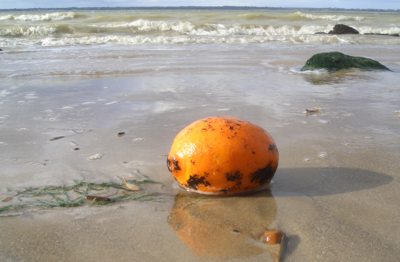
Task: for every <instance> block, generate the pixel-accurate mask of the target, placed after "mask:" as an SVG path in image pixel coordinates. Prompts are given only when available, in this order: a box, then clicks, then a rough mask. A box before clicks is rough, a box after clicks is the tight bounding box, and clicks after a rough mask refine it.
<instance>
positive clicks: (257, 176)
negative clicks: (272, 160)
mask: <svg viewBox="0 0 400 262" xmlns="http://www.w3.org/2000/svg"><path fill="white" fill-rule="evenodd" d="M275 171H276V168H275V167H273V166H271V164H269V165H268V166H266V167H264V168H261V169H258V170H257V171H256V172H254V173H253V174H252V175H251V182H252V183H258V184H260V185H262V184H265V183H268V182H269V181H271V179H272V177H273V176H274V174H275Z"/></svg>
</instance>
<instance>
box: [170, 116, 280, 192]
mask: <svg viewBox="0 0 400 262" xmlns="http://www.w3.org/2000/svg"><path fill="white" fill-rule="evenodd" d="M278 160H279V154H278V149H277V147H276V144H275V142H274V140H273V139H272V137H271V136H270V135H269V134H268V132H267V131H265V130H264V129H262V128H261V127H259V126H257V125H254V124H252V123H250V122H247V121H243V120H239V119H237V118H233V117H208V118H204V119H200V120H197V121H195V122H193V123H192V124H190V125H188V126H186V127H185V128H184V129H182V130H181V131H180V132H179V133H178V134H177V135H176V137H175V139H174V141H173V143H172V146H171V150H170V152H169V154H168V158H167V166H168V170H169V171H170V172H171V173H172V175H173V176H174V178H175V179H176V181H177V182H178V183H179V185H180V186H181V187H183V188H184V189H186V190H188V191H194V192H197V193H202V194H217V195H219V194H237V193H244V192H248V191H255V190H257V189H260V188H261V187H262V186H263V185H266V184H268V183H269V182H270V181H271V179H272V177H273V176H274V174H275V171H276V169H277V167H278Z"/></svg>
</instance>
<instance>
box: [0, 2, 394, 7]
mask: <svg viewBox="0 0 400 262" xmlns="http://www.w3.org/2000/svg"><path fill="white" fill-rule="evenodd" d="M224 5H228V6H259V7H306V8H327V7H330V8H358V9H400V0H381V1H377V0H317V1H316V0H284V1H282V0H264V1H262V0H246V1H244V0H242V1H240V0H0V9H12V8H40V7H43V8H58V7H127V6H130V7H143V6H224Z"/></svg>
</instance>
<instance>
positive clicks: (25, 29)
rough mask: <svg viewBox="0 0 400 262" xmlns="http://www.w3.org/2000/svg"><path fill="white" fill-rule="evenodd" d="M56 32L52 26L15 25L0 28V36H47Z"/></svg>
mask: <svg viewBox="0 0 400 262" xmlns="http://www.w3.org/2000/svg"><path fill="white" fill-rule="evenodd" d="M55 32H56V27H54V26H15V27H12V28H4V29H0V36H8V37H22V36H24V37H29V36H47V35H51V34H53V33H55Z"/></svg>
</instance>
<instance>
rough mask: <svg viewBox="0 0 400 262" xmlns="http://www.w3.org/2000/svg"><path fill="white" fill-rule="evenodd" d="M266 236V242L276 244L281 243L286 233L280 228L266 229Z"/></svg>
mask: <svg viewBox="0 0 400 262" xmlns="http://www.w3.org/2000/svg"><path fill="white" fill-rule="evenodd" d="M264 236H265V243H267V244H268V245H276V244H280V243H281V241H282V239H283V237H284V234H283V232H282V231H280V230H267V231H265V233H264Z"/></svg>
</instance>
